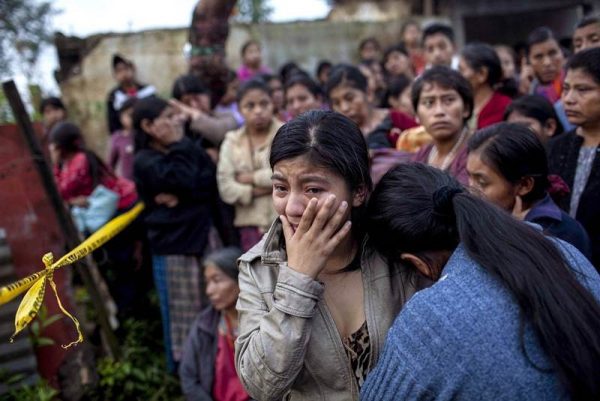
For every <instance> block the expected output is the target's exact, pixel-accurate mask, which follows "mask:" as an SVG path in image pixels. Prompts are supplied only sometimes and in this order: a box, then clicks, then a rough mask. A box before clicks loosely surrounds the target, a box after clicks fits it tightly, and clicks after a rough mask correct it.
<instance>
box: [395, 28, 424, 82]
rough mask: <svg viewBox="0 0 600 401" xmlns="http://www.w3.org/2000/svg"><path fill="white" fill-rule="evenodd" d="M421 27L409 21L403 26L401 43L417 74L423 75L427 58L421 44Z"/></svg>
mask: <svg viewBox="0 0 600 401" xmlns="http://www.w3.org/2000/svg"><path fill="white" fill-rule="evenodd" d="M421 36H422V32H421V25H419V23H418V22H416V21H407V22H406V23H405V24H404V25H403V26H402V31H401V32H400V37H401V38H402V40H401V42H402V44H404V47H405V48H406V50H407V51H408V54H409V57H410V63H411V64H412V67H413V69H414V72H415V73H416V74H421V73H422V72H423V70H425V56H424V55H423V47H422V43H421Z"/></svg>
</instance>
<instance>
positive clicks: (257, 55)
mask: <svg viewBox="0 0 600 401" xmlns="http://www.w3.org/2000/svg"><path fill="white" fill-rule="evenodd" d="M241 56H242V65H241V66H240V68H239V69H238V71H237V77H238V79H239V80H240V82H245V81H247V80H249V79H252V78H253V77H255V76H256V75H259V74H270V73H271V69H270V68H268V67H266V66H264V65H263V64H262V55H261V49H260V43H258V42H257V41H256V40H249V41H247V42H246V43H244V44H243V45H242V49H241Z"/></svg>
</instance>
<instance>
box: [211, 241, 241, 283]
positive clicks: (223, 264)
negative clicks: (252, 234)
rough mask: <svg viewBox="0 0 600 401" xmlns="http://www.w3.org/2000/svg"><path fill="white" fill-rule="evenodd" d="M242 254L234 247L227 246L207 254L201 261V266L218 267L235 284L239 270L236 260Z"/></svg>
mask: <svg viewBox="0 0 600 401" xmlns="http://www.w3.org/2000/svg"><path fill="white" fill-rule="evenodd" d="M242 254H243V252H242V250H241V249H240V248H238V247H235V246H228V247H225V248H221V249H219V250H216V251H214V252H211V253H209V254H208V255H207V256H206V257H205V258H204V261H203V263H202V264H203V265H204V266H206V265H207V264H212V265H215V266H216V267H218V268H219V269H220V270H221V271H222V272H223V273H225V274H226V275H227V276H229V277H230V278H231V279H232V280H234V281H235V282H236V283H237V281H238V274H239V269H238V267H237V260H238V259H239V257H240V256H242Z"/></svg>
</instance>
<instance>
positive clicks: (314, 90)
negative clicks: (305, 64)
mask: <svg viewBox="0 0 600 401" xmlns="http://www.w3.org/2000/svg"><path fill="white" fill-rule="evenodd" d="M294 85H300V86H304V87H305V88H306V89H307V90H308V91H309V92H310V93H311V94H312V95H313V96H314V97H319V96H321V97H323V91H322V90H321V87H320V86H319V85H318V84H317V83H316V82H315V81H314V80H313V79H312V78H311V77H308V76H306V75H303V74H296V75H292V76H291V77H290V78H289V79H288V80H287V81H286V83H285V85H284V91H285V92H286V93H287V91H288V89H290V88H291V87H292V86H294Z"/></svg>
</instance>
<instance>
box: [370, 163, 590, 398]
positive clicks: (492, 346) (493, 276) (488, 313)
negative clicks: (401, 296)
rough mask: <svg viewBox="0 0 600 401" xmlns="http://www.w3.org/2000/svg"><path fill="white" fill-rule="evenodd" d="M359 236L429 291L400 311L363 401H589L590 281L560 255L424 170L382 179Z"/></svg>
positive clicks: (537, 234)
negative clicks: (423, 280)
mask: <svg viewBox="0 0 600 401" xmlns="http://www.w3.org/2000/svg"><path fill="white" fill-rule="evenodd" d="M367 216H368V219H367V224H366V227H367V232H368V233H369V240H370V241H371V243H372V244H373V247H374V248H375V249H376V250H377V251H378V252H379V253H380V254H381V255H383V257H384V260H386V261H387V263H389V264H391V265H396V266H398V267H400V266H402V267H403V268H406V269H410V270H411V271H414V272H415V273H417V274H419V275H422V276H425V277H427V278H429V279H430V280H432V281H433V285H431V286H430V287H429V288H426V289H423V290H421V291H419V292H418V293H416V294H415V295H414V296H413V297H412V298H411V299H410V300H409V301H408V303H406V305H404V308H403V309H402V311H401V312H400V314H399V316H398V317H397V318H396V320H395V321H394V325H393V326H392V328H391V329H390V331H389V332H388V334H387V340H386V345H385V349H384V350H383V353H382V355H381V356H380V358H379V362H378V363H377V366H376V367H375V369H374V370H373V371H372V372H371V374H370V375H369V377H368V378H367V381H366V383H365V385H364V387H363V389H362V393H361V400H365V401H375V400H377V401H388V400H389V401H391V400H424V399H441V400H493V399H497V398H499V397H500V398H502V399H506V400H543V399H574V400H597V399H598V398H599V397H600V383H598V374H597V372H599V371H600V343H599V342H598V328H599V327H600V276H599V275H598V273H597V272H596V271H595V270H594V268H593V266H592V265H591V264H590V263H589V262H588V261H587V260H586V258H585V257H584V256H583V255H581V253H579V252H578V251H577V249H575V248H574V247H573V246H571V245H570V244H567V243H565V242H563V241H560V240H556V239H551V238H549V237H546V236H545V235H543V233H542V232H541V231H539V230H538V229H537V228H535V227H532V226H530V225H528V224H524V223H522V222H520V221H518V220H516V219H514V218H513V217H512V216H510V215H509V214H508V213H506V212H504V211H502V210H500V209H499V208H497V207H495V206H493V205H490V204H489V203H487V202H485V201H484V200H482V199H478V198H477V197H475V196H474V195H472V194H471V193H470V192H469V191H467V190H466V189H465V188H463V187H462V185H460V183H459V182H458V181H456V180H455V179H453V178H452V177H450V176H449V175H448V174H447V173H444V172H443V171H440V170H438V169H435V168H431V167H429V166H425V165H422V164H414V163H411V164H404V165H400V166H398V167H396V168H395V169H394V170H392V171H390V172H389V173H388V174H387V175H386V176H385V177H384V178H383V179H382V180H381V182H380V183H379V185H378V187H377V188H376V189H375V191H374V192H373V195H372V196H371V198H370V200H369V208H368V212H367Z"/></svg>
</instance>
